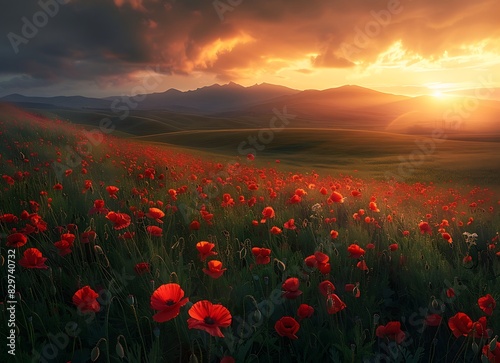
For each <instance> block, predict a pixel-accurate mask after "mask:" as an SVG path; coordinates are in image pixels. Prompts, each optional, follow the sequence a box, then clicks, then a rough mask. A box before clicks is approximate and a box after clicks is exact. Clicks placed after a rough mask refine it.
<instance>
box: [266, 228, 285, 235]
mask: <svg viewBox="0 0 500 363" xmlns="http://www.w3.org/2000/svg"><path fill="white" fill-rule="evenodd" d="M269 232H271V233H272V234H275V235H278V234H281V233H282V232H283V231H282V230H281V229H280V228H278V227H276V226H273V227H271V229H270V230H269Z"/></svg>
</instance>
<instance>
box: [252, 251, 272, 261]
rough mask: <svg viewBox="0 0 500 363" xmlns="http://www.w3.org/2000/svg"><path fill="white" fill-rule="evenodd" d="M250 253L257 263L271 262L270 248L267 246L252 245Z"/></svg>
mask: <svg viewBox="0 0 500 363" xmlns="http://www.w3.org/2000/svg"><path fill="white" fill-rule="evenodd" d="M252 253H253V255H254V256H255V263H256V264H257V265H266V264H268V263H269V262H271V257H270V255H271V250H270V249H269V248H262V247H253V248H252Z"/></svg>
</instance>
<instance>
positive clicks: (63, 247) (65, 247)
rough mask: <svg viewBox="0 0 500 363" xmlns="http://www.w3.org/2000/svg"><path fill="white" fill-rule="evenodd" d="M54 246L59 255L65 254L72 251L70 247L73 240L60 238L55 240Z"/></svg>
mask: <svg viewBox="0 0 500 363" xmlns="http://www.w3.org/2000/svg"><path fill="white" fill-rule="evenodd" d="M54 246H55V247H57V249H58V250H59V254H60V255H61V256H66V255H69V254H70V253H71V252H72V250H71V248H72V247H73V241H72V240H66V239H61V240H60V241H57V242H55V243H54Z"/></svg>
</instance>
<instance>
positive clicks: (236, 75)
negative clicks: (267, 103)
mask: <svg viewBox="0 0 500 363" xmlns="http://www.w3.org/2000/svg"><path fill="white" fill-rule="evenodd" d="M496 9H497V6H496V1H495V0H478V1H475V2H470V1H465V0H453V1H452V0H444V1H439V2H436V1H433V0H419V1H411V0H385V1H384V0H374V1H368V0H365V1H363V0H310V1H303V0H276V1H268V0H252V1H249V0H246V1H245V0H215V1H212V0H207V1H205V0H203V1H202V0H198V1H197V0H171V1H167V0H69V1H68V0H40V1H38V2H32V1H28V0H22V1H9V2H7V3H6V4H4V5H3V11H2V15H1V22H0V30H1V32H0V33H1V34H3V38H2V41H1V43H0V90H2V89H3V91H0V92H3V93H5V92H6V90H7V89H9V88H11V87H12V86H13V82H14V81H15V82H18V84H17V89H22V88H23V87H24V88H25V89H32V88H33V87H35V88H36V87H39V86H41V85H44V86H47V85H49V84H62V83H70V82H73V83H74V84H83V83H85V82H87V83H88V82H89V80H93V82H94V83H96V84H97V85H98V87H114V88H119V86H120V83H121V84H123V85H126V84H128V83H129V82H133V81H134V79H135V78H136V75H137V74H138V72H139V73H140V72H143V71H144V70H145V68H146V67H148V66H149V67H153V68H155V69H158V70H159V72H160V73H161V74H162V75H163V76H164V77H165V79H168V78H169V77H176V76H190V77H194V78H197V79H198V80H200V79H206V80H208V79H219V80H222V81H229V80H233V81H245V80H246V81H249V82H250V81H254V83H255V82H262V81H267V80H268V79H273V80H274V79H276V78H279V77H284V78H287V77H288V78H289V79H290V77H293V74H297V75H300V77H301V78H300V80H301V82H303V83H304V84H303V86H304V87H306V88H315V85H314V80H315V79H317V78H314V77H313V76H314V75H316V76H317V77H321V75H323V78H325V75H328V76H330V75H336V77H339V79H338V80H332V83H335V82H339V81H342V80H345V79H348V77H361V78H362V77H363V76H366V75H367V74H372V73H376V72H379V71H380V69H383V68H386V69H387V68H390V67H392V68H395V67H399V68H402V67H406V68H407V71H409V72H411V70H412V69H415V70H418V71H421V70H422V69H426V70H428V69H432V68H433V67H435V68H440V69H458V68H463V67H466V66H467V67H470V66H473V65H475V66H478V67H479V66H481V64H477V62H478V61H479V62H484V64H485V65H486V66H487V67H494V68H491V69H498V68H497V67H498V64H499V63H500V62H499V61H498V58H499V55H500V27H498V20H497V18H498V14H497V13H498V12H497V11H496ZM375 69H376V70H375ZM367 72H368V73H367ZM353 75H354V76H353ZM308 76H309V77H312V78H310V80H311V84H309V85H306V84H305V83H306V78H305V77H308ZM171 79H179V78H171ZM174 86H175V85H174ZM14 88H16V87H14Z"/></svg>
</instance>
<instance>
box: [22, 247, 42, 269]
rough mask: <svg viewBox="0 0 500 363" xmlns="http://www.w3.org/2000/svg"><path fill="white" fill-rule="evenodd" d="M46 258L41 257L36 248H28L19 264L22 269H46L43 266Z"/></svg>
mask: <svg viewBox="0 0 500 363" xmlns="http://www.w3.org/2000/svg"><path fill="white" fill-rule="evenodd" d="M45 261H47V258H46V257H42V253H41V252H40V251H39V250H38V249H37V248H28V249H27V250H26V251H24V253H23V257H22V258H21V259H20V260H19V264H20V265H21V266H23V267H24V268H41V269H47V268H49V267H48V266H46V265H45Z"/></svg>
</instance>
